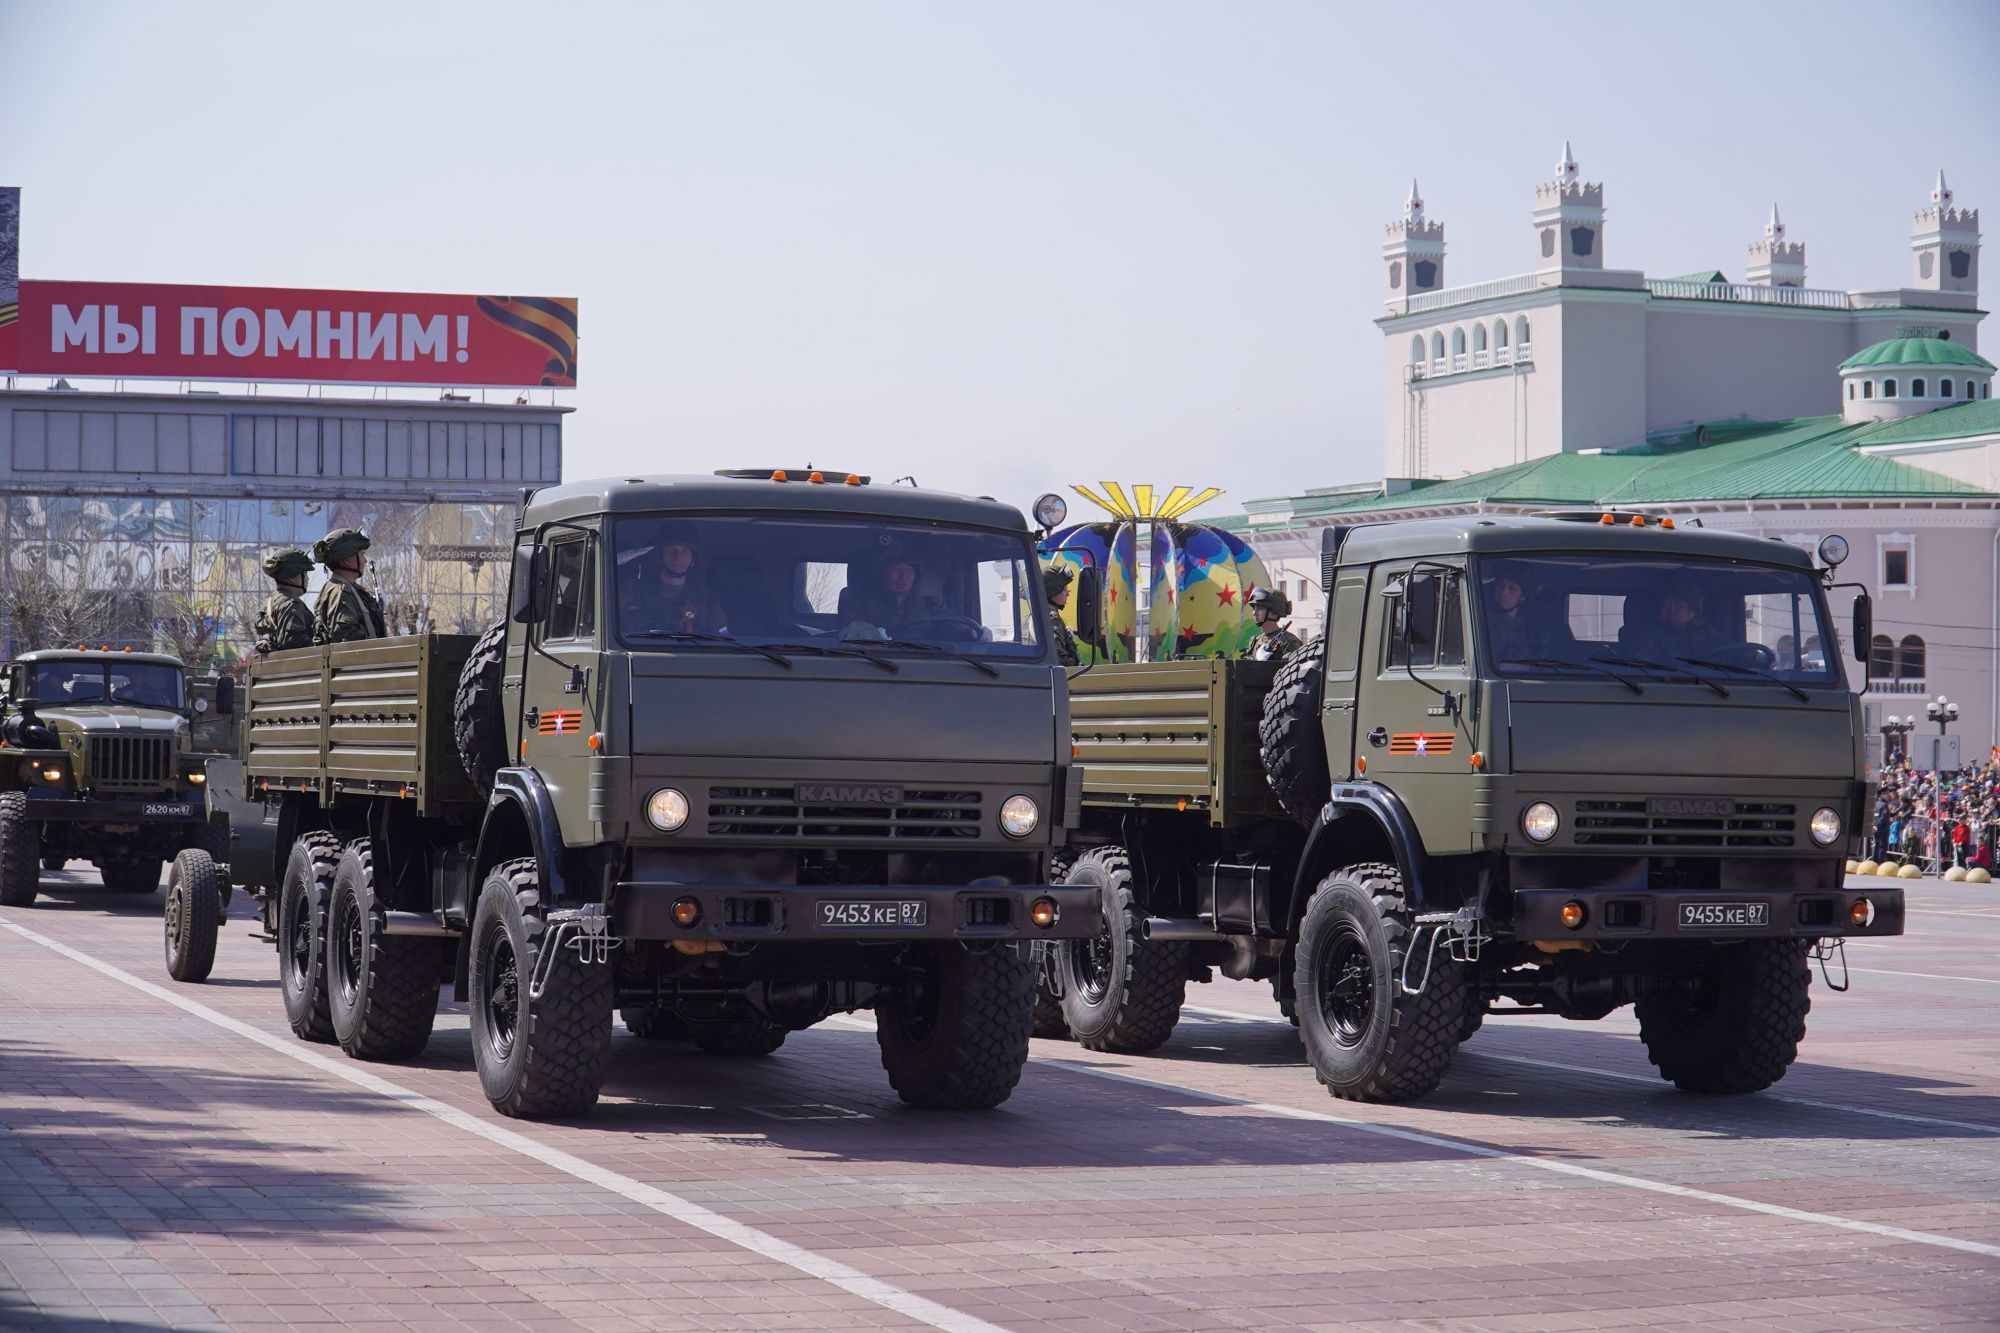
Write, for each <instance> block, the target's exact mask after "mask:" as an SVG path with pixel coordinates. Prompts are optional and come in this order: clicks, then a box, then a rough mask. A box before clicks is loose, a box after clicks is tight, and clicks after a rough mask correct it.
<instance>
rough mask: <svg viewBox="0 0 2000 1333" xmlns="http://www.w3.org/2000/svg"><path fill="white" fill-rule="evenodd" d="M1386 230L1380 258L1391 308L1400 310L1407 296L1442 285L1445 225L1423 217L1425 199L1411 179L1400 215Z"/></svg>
mask: <svg viewBox="0 0 2000 1333" xmlns="http://www.w3.org/2000/svg"><path fill="white" fill-rule="evenodd" d="M1386 230H1387V233H1388V235H1387V237H1386V239H1384V240H1383V242H1382V259H1383V262H1384V263H1385V264H1386V265H1387V266H1388V271H1389V272H1388V278H1389V290H1388V296H1387V299H1388V301H1389V303H1390V304H1391V305H1395V306H1397V307H1398V308H1399V309H1400V308H1402V303H1403V302H1405V301H1407V300H1408V299H1409V298H1410V297H1412V296H1418V295H1421V294H1423V293H1424V292H1434V291H1437V290H1438V289H1439V288H1441V287H1443V286H1444V224H1443V223H1441V222H1431V221H1428V220H1427V219H1426V218H1425V217H1424V197H1423V195H1422V194H1421V193H1420V192H1419V191H1418V189H1417V182H1416V179H1415V178H1414V177H1412V178H1411V180H1410V197H1409V198H1408V199H1406V200H1404V201H1403V216H1402V217H1401V218H1399V219H1397V220H1396V221H1394V222H1391V223H1390V224H1389V225H1388V227H1387V228H1386Z"/></svg>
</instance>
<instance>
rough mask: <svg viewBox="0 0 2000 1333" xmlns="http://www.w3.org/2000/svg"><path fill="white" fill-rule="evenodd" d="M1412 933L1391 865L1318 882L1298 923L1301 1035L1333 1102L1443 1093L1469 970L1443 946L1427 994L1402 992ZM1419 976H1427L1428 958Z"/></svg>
mask: <svg viewBox="0 0 2000 1333" xmlns="http://www.w3.org/2000/svg"><path fill="white" fill-rule="evenodd" d="M1411 933H1412V928H1411V919H1410V913H1409V910H1408V908H1407V907H1406V906H1405V904H1404V899H1403V880H1402V875H1401V874H1400V872H1398V871H1397V869H1396V867H1394V866H1391V865H1357V866H1349V867H1347V868H1346V869H1343V870H1336V871H1335V872H1334V873H1333V874H1331V875H1328V876H1327V877H1326V878H1325V879H1323V880H1321V881H1320V883H1319V887H1318V888H1317V889H1316V890H1314V892H1313V896H1312V900H1311V901H1310V902H1309V903H1307V905H1306V914H1305V919H1304V920H1303V921H1301V922H1300V923H1299V941H1298V962H1297V966H1296V971H1295V972H1294V975H1293V983H1292V984H1293V989H1294V991H1295V992H1296V999H1295V1005H1296V1008H1297V1010H1298V1019H1299V1036H1300V1038H1301V1040H1303V1041H1304V1043H1305V1048H1306V1056H1307V1058H1308V1059H1309V1060H1311V1061H1312V1066H1313V1072H1314V1073H1315V1074H1316V1075H1318V1077H1319V1081H1320V1082H1321V1083H1322V1084H1324V1085H1325V1086H1326V1089H1327V1091H1328V1092H1330V1093H1332V1094H1333V1095H1334V1096H1336V1097H1344V1098H1347V1099H1349V1100H1352V1101H1363V1102H1397V1101H1409V1100H1411V1099H1413V1098H1417V1097H1421V1096H1423V1095H1424V1094H1425V1093H1427V1092H1429V1091H1431V1090H1432V1089H1433V1088H1435V1087H1437V1085H1438V1083H1439V1082H1440V1081H1441V1080H1442V1079H1443V1078H1444V1075H1445V1071H1446V1070H1447V1069H1449V1068H1451V1056H1452V1052H1453V1051H1455V1050H1457V1049H1458V1042H1459V1034H1460V1033H1461V1032H1462V1031H1463V1029H1464V1024H1465V1013H1466V1001H1465V988H1466V979H1465V971H1464V967H1463V965H1462V964H1459V963H1456V962H1454V961H1453V960H1452V958H1451V956H1450V955H1449V953H1447V952H1446V951H1445V950H1443V949H1440V950H1438V952H1437V954H1436V955H1435V956H1434V957H1433V958H1431V959H1430V975H1429V977H1428V979H1427V980H1426V983H1425V986H1424V989H1423V992H1422V993H1421V994H1418V995H1406V994H1404V993H1403V989H1402V984H1401V978H1402V970H1403V957H1404V951H1405V950H1406V948H1407V947H1408V945H1409V943H1410V938H1411ZM1414 967H1415V970H1414V972H1413V975H1421V974H1422V968H1423V961H1422V960H1419V961H1418V962H1417V963H1416V964H1415V965H1414Z"/></svg>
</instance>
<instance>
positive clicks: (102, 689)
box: [0, 648, 235, 906]
mask: <svg viewBox="0 0 2000 1333" xmlns="http://www.w3.org/2000/svg"><path fill="white" fill-rule="evenodd" d="M0 688H4V695H0V903H5V904H7V905H9V906H26V905H27V904H29V903H32V902H34V900H35V895H36V893H37V892H38V891H39V888H40V872H41V871H42V870H43V869H49V870H59V869H61V868H62V866H63V865H64V864H65V863H66V862H68V861H71V860H88V861H90V862H91V863H92V864H94V865H95V866H96V867H97V869H98V871H99V873H100V874H101V875H102V876H103V879H104V885H105V887H106V888H108V889H111V890H113V891H114V892H123V893H151V892H152V891H153V890H154V889H156V888H158V887H159V885H160V869H161V864H162V863H163V862H165V861H167V860H170V859H172V857H173V856H174V855H175V854H176V853H177V852H179V851H180V850H182V849H183V848H187V847H209V846H211V845H214V846H215V847H217V848H219V847H220V846H221V845H222V844H221V839H222V837H224V836H225V835H224V834H223V833H221V832H218V831H215V830H212V829H211V827H210V826H209V825H208V824H207V823H206V821H205V817H204V809H203V801H202V784H203V782H204V781H205V780H206V779H205V776H204V774H203V772H202V765H203V762H204V759H205V756H204V755H202V754H201V753H199V752H197V751H195V750H194V749H193V748H192V746H191V743H190V735H189V726H190V712H189V709H188V705H187V697H186V685H185V673H184V671H183V670H182V667H181V663H180V660H179V659H178V658H174V657H168V656H165V655H163V654H159V653H135V652H129V651H118V652H114V651H111V650H108V649H105V650H96V649H81V648H76V649H45V650H42V651H38V652H31V653H24V654H22V655H21V656H20V657H19V658H16V659H15V660H14V661H12V662H10V663H8V664H7V665H6V667H5V675H4V686H0ZM214 703H215V706H216V707H217V708H218V709H220V710H222V711H231V710H233V709H234V706H235V701H234V694H233V689H232V690H224V691H223V692H221V693H220V694H219V695H217V696H216V698H215V700H214Z"/></svg>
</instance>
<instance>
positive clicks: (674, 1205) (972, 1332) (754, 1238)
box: [0, 921, 1002, 1333]
mask: <svg viewBox="0 0 2000 1333" xmlns="http://www.w3.org/2000/svg"><path fill="white" fill-rule="evenodd" d="M0 926H5V927H6V928H7V929H8V930H11V931H13V932H14V933H15V934H17V935H19V936H21V937H22V938H23V939H27V940H32V941H33V942H34V943H36V944H39V945H41V946H42V947H43V948H45V949H49V950H52V951H53V952H55V953H58V954H61V955H62V956H63V957H65V958H68V959H70V960H71V961H73V962H77V963H81V964H83V965H84V966H85V967H88V968H91V969H93V970H95V971H98V972H101V973H103V974H104V975H105V976H107V977H110V978H111V979H112V980H113V981H118V982H122V983H124V984H125V985H127V986H130V987H131V988H132V989H134V990H136V991H140V992H143V993H144V994H147V995H150V996H152V997H153V998H155V999H158V1000H165V1001H166V1002H167V1003H168V1004H171V1005H173V1006H174V1007H175V1008H177V1009H182V1010H185V1011H186V1012H188V1013H190V1014H193V1015H194V1016H195V1017H196V1018H199V1019H202V1020H203V1021H204V1022H208V1023H212V1024H214V1025H215V1026H216V1027H219V1028H221V1029H223V1030H224V1031H226V1032H231V1033H234V1034H235V1035H236V1036H239V1037H242V1038H244V1039H245V1040H247V1041H254V1042H256V1043H257V1044H258V1045H259V1046H263V1047H265V1048H266V1049H269V1050H273V1051H276V1052H277V1053H278V1054H280V1055H283V1056H286V1057H288V1058H290V1059H293V1060H296V1061H298V1062H299V1063H300V1064H303V1065H309V1066H311V1067H312V1068H314V1069H317V1070H319V1071H320V1072H321V1073H325V1074H332V1075H333V1076H334V1077H336V1078H341V1079H345V1080H347V1081H348V1082H349V1083H353V1084H355V1085H357V1086H359V1087H362V1088H366V1089H367V1090H368V1091H370V1092H373V1093H376V1094H377V1095H379V1096H382V1097H386V1098H388V1099H389V1100H391V1101H393V1102H397V1103H399V1104H401V1105H403V1106H407V1107H409V1108H410V1109H411V1110H413V1111H422V1112H423V1113H424V1114H425V1115H428V1116H435V1117H436V1118H437V1119H439V1120H442V1121H444V1122H445V1123H446V1124H448V1125H451V1126H452V1127H453V1128H455V1129H462V1130H464V1131H466V1132H467V1133H468V1134H476V1135H478V1136H479V1137H480V1138H482V1139H485V1140H486V1141H487V1142H488V1143H492V1144H495V1145H497V1146H499V1147H502V1148H505V1149H507V1150H509V1151H510V1152H515V1153H519V1154H520V1155H521V1156H523V1157H527V1158H530V1159H532V1160H534V1161H537V1162H540V1163H541V1164H542V1165H544V1166H547V1167H552V1168H554V1169H555V1170H557V1171H561V1172H563V1173H564V1174H565V1175H570V1176H574V1177H576V1178H577V1179H578V1180H582V1181H585V1182H587V1183H589V1184H592V1185H596V1186H597V1187H598V1188H600V1189H604V1190H609V1191H610V1192H611V1193H613V1194H617V1195H620V1196H622V1197H624V1198H627V1199H630V1200H631V1201H632V1202H634V1203H637V1204H641V1205H643V1206H645V1207H647V1208H650V1209H652V1210H653V1211H654V1212H656V1213H660V1214H663V1215H665V1216H667V1217H671V1218H673V1219H674V1220H675V1221H676V1222H683V1223H686V1224H687V1225H688V1226H691V1227H694V1228H695V1229H696V1230H699V1231H706V1232H707V1233H708V1234H709V1235H711V1236H714V1237H716V1238H717V1239H718V1240H724V1241H727V1242H729V1243H730V1244H731V1245H735V1246H738V1247H740V1248H742V1249H745V1250H748V1251H750V1252H751V1253H752V1254H755V1255H758V1256H760V1257H762V1258H765V1259H770V1260H772V1261H774V1262H776V1263H781V1264H784V1265H785V1266H786V1267H788V1268H794V1269H797V1270H798V1271H799V1272H801V1273H804V1274H806V1275H807V1276H808V1277H815V1278H818V1279H819V1280H820V1281H822V1282H825V1283H828V1284H830V1285H832V1286H835V1287H838V1288H840V1289H841V1290H842V1291H845V1292H847V1293H848V1294H850V1295H853V1296H859V1297H860V1298H861V1299H862V1300H865V1301H872V1302H873V1303H874V1304H876V1305H879V1306H881V1307H883V1308H884V1309H887V1310H893V1311H895V1312H896V1313H897V1314H899V1315H903V1316H904V1317H906V1318H909V1319H913V1320H915V1321H917V1322H918V1323H920V1324H927V1325H929V1326H930V1327H932V1328H937V1329H945V1330H948V1331H949V1333H1002V1330H1001V1329H1000V1327H999V1326H998V1325H996V1324H989V1323H987V1322H986V1321H985V1320H983V1319H978V1318H975V1317H973V1316H972V1315H969V1314H964V1313H961V1312H960V1311H957V1310H954V1309H952V1308H951V1307H950V1306H948V1305H940V1304H938V1303H937V1302H936V1301H933V1300H929V1299H927V1298H925V1297H922V1296H918V1295H916V1294H915V1293H913V1292H908V1291H904V1290H903V1289H902V1288H901V1287H897V1286H892V1285H890V1284H889V1283H887V1282H884V1281H882V1280H881V1279H880V1278H873V1277H869V1276H868V1275H867V1274H866V1273H863V1272H862V1271H861V1270H859V1269H857V1268H851V1267H849V1266H848V1265H846V1264H844V1263H841V1262H840V1261H839V1260H838V1259H829V1258H827V1257H826V1256H825V1255H822V1254H815V1253H814V1252H813V1251H811V1250H808V1249H804V1248H802V1247H800V1246H797V1245H794V1244H792V1243H791V1242H790V1241H786V1240H780V1239H779V1238H778V1237H776V1236H773V1235H771V1234H770V1233H768V1232H764V1231H759V1230H757V1229H756V1228H755V1227H749V1226H745V1225H743V1224H742V1223H741V1222H738V1221H735V1220H734V1219H732V1218H728V1217H724V1216H723V1215H722V1214H721V1213H718V1212H715V1211H713V1210H711V1209H708V1208H704V1207H702V1206H701V1205H700V1204H698V1203H695V1202H693V1201H692V1200H689V1199H683V1198H682V1197H680V1196H679V1195H678V1194H672V1193H669V1192H668V1191H666V1190H663V1189H660V1188H658V1187H657V1186H653V1185H648V1184H646V1183H645V1182H644V1181H641V1180H634V1179H633V1178H632V1177H630V1176H626V1175H621V1174H619V1173H618V1172H616V1171H608V1170H606V1169H605V1168H603V1167H601V1166H598V1165H596V1164H595V1163H592V1162H586V1161H584V1160H583V1159H582V1158H581V1157H576V1156H572V1155H571V1154H569V1153H566V1152H564V1151H562V1150H561V1149H560V1148H551V1147H549V1146H548V1145H547V1144H544V1143H537V1142H536V1141H535V1140H534V1139H531V1138H529V1137H528V1136H527V1135H525V1134H521V1133H519V1132H517V1131H515V1130H511V1129H503V1128H501V1127H500V1126H499V1125H493V1124H488V1123H487V1122H486V1121H484V1120H481V1119H479V1118H478V1117H477V1116H473V1115H469V1114H467V1113H466V1112H464V1111H461V1110H459V1109H458V1108H457V1107H454V1106H448V1105H446V1104H445V1103H443V1102H440V1101H437V1100H435V1099H434V1098H430V1097H426V1096H424V1095H423V1094H422V1093H419V1092H412V1091H410V1090H409V1089H408V1088H404V1087H401V1086H399V1085H397V1084H395V1083H391V1082H390V1081H389V1080H387V1079H385V1078H380V1077H378V1076H376V1075H374V1074H371V1073H368V1072H367V1071H366V1070H364V1069H363V1068H362V1067H361V1066H359V1065H357V1064H355V1063H353V1062H351V1061H343V1060H334V1059H330V1058H328V1057H327V1056H324V1055H320V1054H319V1053H317V1052H315V1051H311V1050H307V1049H306V1048H304V1047H302V1046H300V1045H297V1044H296V1043H294V1042H292V1041H288V1040H286V1039H284V1038H280V1037H274V1036H272V1035H271V1034H270V1033H268V1032H264V1031H262V1030H261V1029H259V1028H254V1027H252V1026H250V1025H249V1024H248V1023H243V1022H239V1021H238V1020H236V1019H234V1018H230V1017H229V1016H228V1015H226V1014H221V1013H218V1012H216V1011H215V1010H213V1009H210V1008H209V1007H208V1006H207V1005H204V1004H197V1003H196V1002H195V1001H193V1000H190V999H188V998H187V997H186V996H184V995H179V994H176V993H175V992H173V991H171V990H168V989H167V988H166V987H164V986H156V985H154V984H153V983H152V982H150V981H146V980H143V979H141V978H139V977H135V976H133V975H132V974H131V973H130V972H127V971H124V970H123V969H122V968H117V967H113V966H112V965H111V964H110V963H106V962H101V961H99V960H98V959H96V958H93V957H91V956H90V955H89V954H87V953H83V952H81V951H80V950H77V949H72V948H71V947H69V946H68V945H67V944H61V943H58V942H57V941H55V940H52V939H49V938H48V937H47V936H45V935H38V934H36V933H35V932H34V931H32V930H28V929H27V928H25V927H23V926H17V925H15V924H14V923H13V922H11V921H0Z"/></svg>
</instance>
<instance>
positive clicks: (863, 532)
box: [611, 516, 1043, 659]
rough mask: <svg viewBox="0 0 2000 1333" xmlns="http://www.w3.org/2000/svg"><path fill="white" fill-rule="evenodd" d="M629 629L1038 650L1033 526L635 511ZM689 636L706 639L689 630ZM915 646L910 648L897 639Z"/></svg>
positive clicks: (627, 557)
mask: <svg viewBox="0 0 2000 1333" xmlns="http://www.w3.org/2000/svg"><path fill="white" fill-rule="evenodd" d="M612 540H613V549H614V559H613V561H612V564H611V568H612V571H613V573H612V577H613V579H614V580H615V588H614V593H613V596H614V599H615V601H616V604H617V607H618V632H619V634H620V635H621V636H622V637H623V638H624V639H625V641H626V642H628V643H630V644H632V645H633V646H635V647H650V648H653V649H655V650H657V649H658V648H659V647H660V646H661V643H662V640H661V638H660V637H659V636H660V635H662V634H690V635H717V636H721V637H723V638H726V639H735V640H738V641H741V642H743V643H746V644H754V643H770V644H785V643H799V642H810V641H813V640H820V639H824V640H827V641H829V642H842V641H846V642H852V643H856V644H860V645H862V646H866V645H867V644H868V643H869V642H870V641H887V642H885V643H884V646H883V647H882V648H880V649H879V650H876V651H877V652H878V653H889V654H895V653H898V652H912V653H914V652H917V651H919V650H921V649H923V648H932V647H944V648H950V649H952V650H954V651H958V652H962V653H974V654H977V655H979V656H982V657H988V656H990V657H996V658H998V657H1013V658H1022V659H1028V658H1038V657H1040V656H1041V655H1042V652H1043V648H1042V643H1043V635H1042V634H1041V632H1040V631H1039V630H1038V628H1037V620H1036V617H1037V616H1038V615H1039V614H1040V613H1039V611H1038V606H1039V602H1038V591H1037V587H1038V583H1039V576H1038V575H1037V574H1036V572H1035V571H1036V570H1037V568H1038V566H1037V565H1036V563H1035V561H1034V558H1033V555H1032V553H1031V552H1030V550H1029V547H1028V542H1027V538H1026V537H1025V536H1022V537H1010V536H1007V535H1006V534H1003V533H997V532H978V531H969V530H966V529H953V528H937V527H925V526H920V525H901V524H890V523H880V522H870V521H867V520H863V519H833V518H799V519H793V518H767V517H757V518H745V517H742V516H729V517H720V516H717V517H702V518H680V517H673V518H654V517H636V518H625V519H620V520H619V521H618V523H617V525H616V526H615V528H614V529H613V533H612ZM682 642H694V640H686V641H682ZM899 644H902V645H912V647H899V646H898V645H899Z"/></svg>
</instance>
